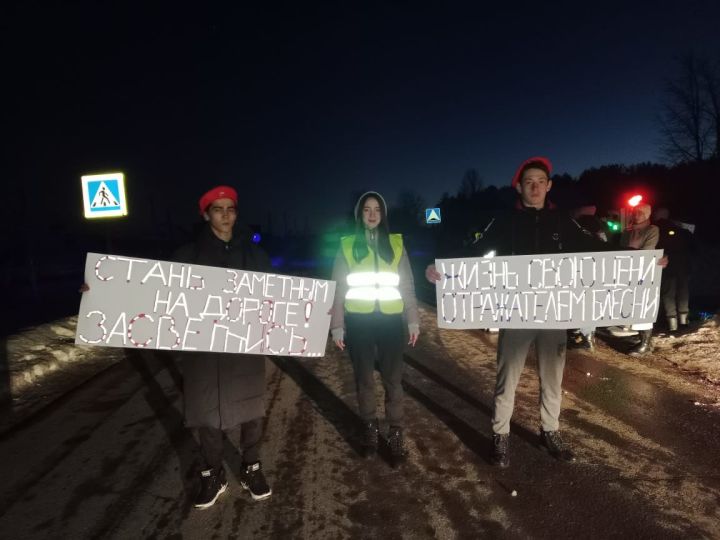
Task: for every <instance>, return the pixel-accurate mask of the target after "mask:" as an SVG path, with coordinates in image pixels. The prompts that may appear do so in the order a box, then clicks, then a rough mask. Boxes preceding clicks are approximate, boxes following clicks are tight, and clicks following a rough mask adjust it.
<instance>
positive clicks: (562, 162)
mask: <svg viewBox="0 0 720 540" xmlns="http://www.w3.org/2000/svg"><path fill="white" fill-rule="evenodd" d="M611 4H612V3H611ZM640 4H641V5H633V6H626V5H624V4H622V3H617V4H616V5H614V6H613V5H608V4H604V5H602V6H591V7H587V6H576V5H573V4H569V3H568V4H561V5H555V6H550V7H548V6H539V5H535V4H531V5H530V6H526V7H524V8H520V7H516V8H514V9H513V8H510V7H495V8H493V10H492V11H490V10H488V9H486V8H483V9H481V8H478V7H470V8H453V7H447V8H444V9H443V10H442V11H438V10H437V9H433V8H430V7H427V8H424V7H418V6H416V5H411V4H409V3H404V2H392V3H389V4H388V3H386V4H383V5H377V6H371V7H365V8H364V9H363V10H359V9H358V10H352V9H350V8H348V7H347V6H343V7H340V6H335V5H329V6H324V7H307V6H297V5H292V4H288V5H286V6H275V7H274V10H272V11H271V10H270V8H262V7H250V8H241V7H218V8H215V7H213V8H211V7H203V8H197V9H196V8H194V9H193V10H183V9H182V8H179V7H176V8H175V9H174V10H173V11H166V10H163V9H161V8H158V7H148V6H143V7H142V8H139V7H135V6H132V5H126V4H122V5H112V4H102V5H96V4H94V3H90V2H80V3H76V4H73V5H60V4H58V5H55V6H52V7H38V6H37V5H25V4H23V3H19V2H18V3H16V4H15V5H14V6H13V7H11V8H9V9H7V11H8V16H7V17H6V18H5V24H4V26H5V30H6V32H5V34H6V39H7V40H8V44H10V45H12V46H13V51H14V54H13V55H12V57H11V58H10V59H9V73H11V74H12V76H11V77H10V78H9V79H8V80H10V81H12V90H13V94H12V98H11V101H10V102H9V103H10V107H9V111H8V112H9V125H10V127H11V134H12V136H11V146H10V149H11V154H10V155H11V159H10V162H9V163H6V166H7V167H8V169H9V170H8V174H7V176H6V178H8V179H9V180H10V182H11V183H12V184H13V185H14V186H15V187H16V188H17V186H22V187H21V188H20V189H19V191H20V197H21V200H25V201H27V202H26V203H25V204H30V202H31V201H33V205H35V204H36V205H37V207H39V208H42V209H44V210H45V211H47V212H48V213H49V215H50V216H54V218H53V220H54V221H57V222H62V221H63V216H67V215H71V216H73V219H74V217H75V216H77V215H78V214H81V212H82V210H81V205H80V198H79V196H80V188H79V183H80V176H81V175H83V174H89V173H92V172H107V171H109V170H121V171H123V172H124V173H125V174H126V177H127V183H128V191H129V198H130V200H131V201H132V205H131V208H130V219H133V217H135V216H138V213H143V214H148V213H151V212H153V211H154V212H156V213H158V214H160V215H163V214H166V213H167V212H172V213H173V214H179V215H182V216H185V215H187V216H188V217H187V218H185V219H187V220H188V221H191V219H192V217H194V212H195V204H196V200H197V197H198V196H199V195H200V194H201V193H202V192H203V191H204V190H205V189H207V188H209V187H211V186H212V185H217V184H221V183H227V184H231V185H234V186H235V187H237V188H238V190H239V191H240V193H241V203H240V207H241V210H242V211H243V212H244V214H245V215H246V216H247V221H249V222H255V223H264V222H265V221H266V218H267V214H268V212H272V213H273V214H274V215H277V216H282V215H283V214H287V215H288V216H289V218H288V219H289V220H290V222H291V223H292V222H295V221H297V222H299V223H303V222H304V220H305V219H306V217H307V218H308V219H309V221H310V223H311V225H312V226H313V228H318V229H321V228H323V227H327V226H330V225H331V224H333V223H334V222H336V221H337V220H338V219H341V218H342V217H343V216H344V215H345V214H346V213H347V212H348V211H349V210H350V208H351V206H352V193H356V192H358V191H360V190H362V189H364V188H372V189H376V190H378V191H381V192H382V193H384V194H385V196H386V198H387V199H388V202H389V203H390V204H393V203H394V202H395V200H396V198H397V195H398V193H399V192H400V191H401V190H403V189H411V190H413V191H415V192H416V193H417V194H419V195H420V196H421V197H423V199H424V200H425V202H426V203H427V204H433V203H434V202H436V201H437V200H439V199H440V197H441V195H442V194H443V192H446V191H447V192H450V193H455V192H456V191H457V189H458V187H459V185H460V182H461V180H462V177H463V175H464V173H465V171H467V170H468V169H476V170H477V171H478V172H479V174H480V177H481V178H482V180H483V183H484V185H486V186H487V185H496V186H503V185H506V184H507V183H508V182H509V179H510V177H511V176H512V173H513V172H514V170H515V168H516V167H517V165H518V163H519V162H521V161H522V160H524V159H525V158H527V157H529V156H531V155H538V154H540V155H546V156H548V157H550V159H551V160H552V161H553V163H554V165H555V171H554V172H555V173H557V174H562V173H568V174H570V175H572V176H574V177H577V176H578V175H579V174H580V173H581V172H582V171H583V170H585V169H588V168H591V167H600V166H603V165H608V164H626V165H631V164H637V163H641V162H659V161H661V158H662V155H661V152H660V146H659V142H658V140H659V134H658V126H657V116H658V115H659V113H660V112H661V107H662V100H663V91H664V83H665V81H666V80H667V79H668V78H671V77H673V76H676V74H677V72H678V70H679V64H678V63H677V59H678V58H679V57H681V56H682V55H684V54H688V53H690V52H693V51H694V52H697V53H699V54H703V55H708V56H709V57H710V58H714V59H715V60H718V57H719V56H720V38H718V36H717V28H716V22H717V20H720V6H718V4H717V3H716V2H710V1H698V2H693V3H691V4H687V3H683V4H681V3H680V2H671V3H668V4H666V5H663V6H660V7H657V6H655V5H654V4H652V3H640ZM23 192H24V195H22V193H23ZM151 206H152V207H153V208H154V210H153V209H151V208H150V207H151ZM68 212H70V213H69V214H68ZM176 217H178V220H179V221H183V219H182V218H179V216H177V215H176Z"/></svg>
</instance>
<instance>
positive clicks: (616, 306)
mask: <svg viewBox="0 0 720 540" xmlns="http://www.w3.org/2000/svg"><path fill="white" fill-rule="evenodd" d="M661 257H662V250H643V251H635V250H628V251H608V252H598V253H563V254H554V255H516V256H511V257H493V258H466V259H438V260H436V261H435V267H436V269H437V271H438V272H440V273H441V274H442V276H443V277H442V279H441V280H440V281H439V282H438V283H437V286H436V298H437V318H438V326H439V327H440V328H458V329H460V328H539V327H542V328H583V327H590V326H595V327H598V326H613V325H627V324H634V323H651V322H655V319H656V318H657V314H658V308H659V306H660V278H661V275H662V267H660V266H658V264H657V262H658V259H660V258H661Z"/></svg>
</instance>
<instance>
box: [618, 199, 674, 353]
mask: <svg viewBox="0 0 720 540" xmlns="http://www.w3.org/2000/svg"><path fill="white" fill-rule="evenodd" d="M651 213H652V207H651V206H650V205H649V204H639V205H637V206H636V207H635V208H634V209H633V212H632V219H631V222H630V226H629V227H628V228H627V229H625V230H624V231H623V232H622V234H621V235H620V247H621V248H622V249H628V248H630V249H655V248H656V247H657V245H658V240H659V239H660V230H659V229H658V228H657V227H656V226H655V225H653V224H652V223H650V214H651ZM663 280H664V276H663ZM630 328H632V329H633V330H637V331H638V333H639V334H640V342H639V343H638V344H637V345H635V346H634V347H632V348H631V349H630V350H629V351H628V354H630V355H631V356H642V355H645V354H648V353H650V352H651V351H652V332H653V323H641V324H633V325H632V326H631V327H630Z"/></svg>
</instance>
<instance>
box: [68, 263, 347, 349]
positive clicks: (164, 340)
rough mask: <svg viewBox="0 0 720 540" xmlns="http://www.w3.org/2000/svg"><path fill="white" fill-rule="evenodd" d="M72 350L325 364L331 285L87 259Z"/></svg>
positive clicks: (207, 269) (205, 268)
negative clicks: (317, 359)
mask: <svg viewBox="0 0 720 540" xmlns="http://www.w3.org/2000/svg"><path fill="white" fill-rule="evenodd" d="M85 282H86V283H87V284H88V285H89V287H90V290H89V291H87V292H85V293H84V294H83V296H82V301H81V302H80V313H79V315H78V326H77V334H76V337H75V343H80V344H90V345H99V346H109V347H128V348H135V347H138V348H147V349H167V350H176V351H211V352H225V353H245V354H265V355H295V356H323V355H324V354H325V346H326V344H327V336H328V328H329V326H330V315H329V314H328V311H329V310H330V308H331V307H332V303H333V298H334V295H335V282H334V281H324V280H319V279H312V278H302V277H292V276H282V275H278V274H265V273H262V272H246V271H243V270H233V269H228V268H215V267H212V266H201V265H196V264H192V265H191V264H182V263H174V262H166V261H154V260H148V259H134V258H131V257H121V256H119V255H101V254H98V253H88V255H87V260H86V262H85Z"/></svg>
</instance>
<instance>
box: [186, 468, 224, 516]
mask: <svg viewBox="0 0 720 540" xmlns="http://www.w3.org/2000/svg"><path fill="white" fill-rule="evenodd" d="M227 487H228V483H227V480H226V479H225V469H224V468H223V467H220V470H214V469H206V470H204V471H200V492H199V493H198V495H197V497H196V498H195V503H194V506H195V508H209V507H211V506H212V505H213V504H215V501H217V499H218V497H219V496H220V494H222V493H225V490H226V489H227Z"/></svg>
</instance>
